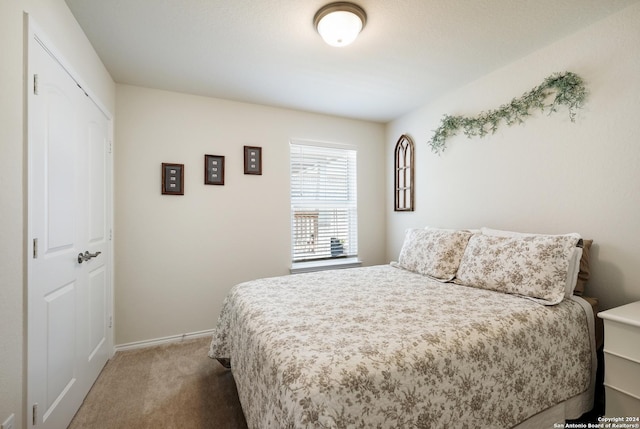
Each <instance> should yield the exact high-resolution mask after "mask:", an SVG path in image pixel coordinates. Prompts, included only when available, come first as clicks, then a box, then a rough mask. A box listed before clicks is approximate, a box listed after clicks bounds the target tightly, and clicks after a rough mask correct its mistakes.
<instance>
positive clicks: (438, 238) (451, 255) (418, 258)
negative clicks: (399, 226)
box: [393, 228, 472, 281]
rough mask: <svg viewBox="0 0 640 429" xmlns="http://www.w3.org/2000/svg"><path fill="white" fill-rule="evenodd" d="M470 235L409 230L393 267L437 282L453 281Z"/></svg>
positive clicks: (464, 232)
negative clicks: (428, 277) (431, 278)
mask: <svg viewBox="0 0 640 429" xmlns="http://www.w3.org/2000/svg"><path fill="white" fill-rule="evenodd" d="M471 235H472V234H471V233H470V232H469V231H456V230H444V229H434V228H429V229H409V230H407V233H406V234H405V238H404V243H403V244H402V249H401V250H400V256H399V257H398V262H397V263H394V264H393V265H394V266H397V267H400V268H404V269H405V270H408V271H413V272H416V273H419V274H424V275H427V276H430V277H433V278H435V279H437V280H441V281H450V280H453V278H454V277H455V275H456V272H457V271H458V267H459V265H460V259H461V258H462V255H463V254H464V249H465V248H466V246H467V242H468V241H469V237H471Z"/></svg>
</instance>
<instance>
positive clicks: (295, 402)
mask: <svg viewBox="0 0 640 429" xmlns="http://www.w3.org/2000/svg"><path fill="white" fill-rule="evenodd" d="M579 301H580V298H566V299H563V300H562V301H561V302H560V303H557V304H555V305H541V304H540V303H537V302H534V301H532V300H530V299H526V298H523V297H522V296H518V295H514V294H510V293H501V292H498V291H495V290H487V289H482V288H476V287H469V286H464V285H459V284H454V283H451V282H449V283H445V282H442V281H436V280H433V279H431V278H429V277H428V276H425V275H422V274H419V273H416V272H412V271H409V270H407V269H403V268H401V267H398V266H392V265H381V266H374V267H366V268H354V269H346V270H336V271H325V272H317V273H308V274H297V275H290V276H284V277H276V278H267V279H260V280H255V281H250V282H247V283H242V284H239V285H236V286H235V287H234V288H233V289H232V290H231V291H230V293H229V295H228V296H227V298H226V300H225V302H224V304H223V309H222V312H221V315H220V318H219V321H218V326H217V328H216V331H215V333H214V336H213V340H212V343H211V348H210V352H209V355H210V357H212V358H219V359H230V362H231V368H232V372H233V376H234V379H235V381H236V385H237V388H238V394H239V398H240V402H241V404H242V408H243V411H244V413H245V417H246V420H247V423H248V426H249V428H252V429H266V428H278V429H280V428H465V427H469V428H471V427H473V428H510V427H514V426H516V425H518V424H520V423H521V422H523V421H525V420H526V419H528V418H529V417H531V416H533V415H535V414H537V413H539V412H541V411H543V410H546V409H548V408H550V407H552V406H554V405H556V404H559V403H562V402H563V401H565V400H567V399H569V398H573V397H577V396H580V395H583V396H584V395H586V396H587V397H588V396H589V395H588V394H589V389H590V386H591V388H592V381H593V380H592V378H593V374H594V368H593V365H594V359H593V354H594V350H592V348H593V340H592V339H591V334H590V327H589V315H588V314H587V312H586V311H585V309H586V307H585V306H583V305H582V303H581V302H579ZM587 307H588V306H587ZM592 322H593V319H592V315H591V323H592ZM585 403H586V404H588V403H589V400H586V401H585ZM584 407H588V405H585V406H584ZM588 409H589V408H585V409H581V410H578V411H579V412H583V411H587V410H588ZM578 415H579V414H578ZM574 417H576V416H574Z"/></svg>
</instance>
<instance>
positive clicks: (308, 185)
mask: <svg viewBox="0 0 640 429" xmlns="http://www.w3.org/2000/svg"><path fill="white" fill-rule="evenodd" d="M356 200H357V194H356V151H355V150H354V149H351V148H347V147H345V146H337V145H331V146H330V145H323V144H321V143H307V142H298V141H296V142H291V242H292V245H291V248H292V261H293V263H294V265H295V264H296V263H301V262H309V261H334V260H337V259H340V258H350V257H351V258H354V257H357V255H358V234H357V229H358V223H357V204H356Z"/></svg>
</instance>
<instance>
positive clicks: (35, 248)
mask: <svg viewBox="0 0 640 429" xmlns="http://www.w3.org/2000/svg"><path fill="white" fill-rule="evenodd" d="M33 259H38V239H37V238H34V239H33Z"/></svg>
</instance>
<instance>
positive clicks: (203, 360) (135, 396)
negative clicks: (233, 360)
mask: <svg viewBox="0 0 640 429" xmlns="http://www.w3.org/2000/svg"><path fill="white" fill-rule="evenodd" d="M209 342H210V339H209V338H200V339H195V340H186V341H183V342H180V343H172V344H166V345H162V346H157V347H150V348H145V349H139V350H130V351H123V352H118V353H116V355H115V356H114V357H113V358H112V359H111V360H110V361H109V362H108V363H107V365H106V366H105V368H104V369H103V370H102V373H101V374H100V376H99V377H98V379H97V380H96V382H95V384H94V386H93V388H92V389H91V391H90V392H89V394H88V395H87V397H86V399H85V401H84V403H83V405H82V407H81V408H80V410H79V411H78V413H77V414H76V416H75V417H74V419H73V420H72V422H71V424H70V426H69V429H84V428H87V429H115V428H118V429H121V428H126V429H137V428H143V429H147V428H148V429H151V428H153V429H165V428H166V429H169V428H175V429H191V428H193V429H197V428H215V429H246V428H247V424H246V422H245V419H244V416H243V414H242V409H241V407H240V402H239V401H238V393H237V391H236V385H235V382H234V381H233V376H232V375H231V371H229V370H227V369H225V368H223V367H222V365H220V364H219V363H218V362H217V361H215V360H213V359H210V358H209V357H208V356H207V351H208V350H209Z"/></svg>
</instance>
